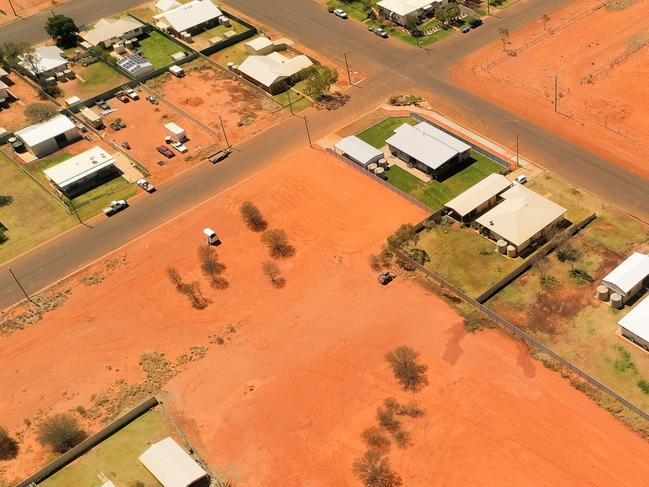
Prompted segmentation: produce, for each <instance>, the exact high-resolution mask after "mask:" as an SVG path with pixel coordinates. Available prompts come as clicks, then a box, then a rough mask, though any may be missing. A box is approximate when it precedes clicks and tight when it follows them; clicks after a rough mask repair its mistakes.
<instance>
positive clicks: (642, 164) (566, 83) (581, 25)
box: [453, 0, 649, 179]
mask: <svg viewBox="0 0 649 487" xmlns="http://www.w3.org/2000/svg"><path fill="white" fill-rule="evenodd" d="M602 3H603V2H601V1H593V0H581V1H578V2H573V3H572V4H570V5H569V6H568V7H565V8H563V9H561V10H559V11H556V12H548V15H549V18H550V19H549V21H548V22H547V23H545V24H544V22H543V21H542V20H541V19H539V20H537V21H535V22H532V23H531V24H529V25H528V26H526V27H524V28H522V29H520V30H518V31H515V32H512V33H511V35H510V36H509V41H510V44H509V45H507V46H504V45H503V42H502V41H497V42H495V43H492V44H490V45H487V46H485V47H484V48H482V49H481V50H479V51H477V52H475V53H473V54H471V55H470V56H468V57H467V58H465V59H463V60H462V61H461V62H460V63H459V64H458V65H457V66H456V67H455V69H454V72H453V78H454V79H455V80H456V81H457V82H458V84H460V85H461V86H462V87H463V88H465V89H468V90H469V91H471V92H473V93H475V94H476V95H479V96H481V97H484V98H487V99H488V100H490V101H492V102H496V103H498V104H499V105H500V106H502V107H504V108H506V109H507V110H510V111H512V112H513V113H516V114H519V115H521V116H523V117H525V118H527V119H528V120H530V121H532V122H534V123H536V124H539V125H540V126H542V127H544V128H546V129H548V130H550V131H553V132H554V133H556V134H558V135H562V136H564V137H566V138H569V139H571V140H574V141H575V142H577V143H578V144H579V145H581V146H582V147H584V148H585V149H587V150H590V151H591V152H593V153H595V154H598V155H601V156H602V157H605V158H607V159H609V160H611V161H612V162H614V163H616V164H618V165H620V166H621V167H623V168H625V169H627V170H629V171H632V172H634V173H636V174H638V175H640V176H643V177H645V178H647V179H649V166H648V165H647V164H646V158H647V156H648V155H649V143H647V138H648V137H649V122H648V120H649V119H648V118H647V113H649V101H648V100H649V91H648V88H647V84H646V83H642V82H638V80H639V79H640V78H641V77H642V74H641V73H644V72H645V66H646V65H647V61H648V60H649V47H648V46H649V15H648V14H649V3H647V2H643V1H640V2H635V3H634V4H633V5H632V6H630V7H628V8H626V9H622V10H619V11H611V10H609V9H608V8H607V7H606V6H604V7H601V8H596V7H597V6H600V5H602ZM627 3H632V2H627ZM504 49H507V50H509V51H511V52H512V53H513V52H514V51H515V53H516V54H515V55H507V54H505V52H504ZM555 76H556V77H558V83H557V86H558V90H557V91H558V99H559V101H558V111H559V114H557V113H554V91H555Z"/></svg>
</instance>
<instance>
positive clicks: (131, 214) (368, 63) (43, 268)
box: [0, 0, 649, 309]
mask: <svg viewBox="0 0 649 487" xmlns="http://www.w3.org/2000/svg"><path fill="white" fill-rule="evenodd" d="M566 1H568V0H549V1H546V2H543V1H540V0H537V1H530V2H521V4H523V5H520V4H519V5H518V6H514V7H510V9H507V10H506V11H505V14H503V18H489V19H487V21H486V25H485V26H484V27H481V28H480V29H477V30H475V31H472V32H471V33H470V34H469V35H468V36H459V35H456V36H452V37H451V38H449V39H448V40H445V41H443V42H441V43H438V44H436V45H435V46H433V47H432V48H430V49H428V50H423V49H417V48H415V47H411V46H408V45H406V44H404V43H402V42H399V41H397V40H395V39H390V40H387V41H385V40H382V39H379V38H377V37H376V36H373V35H371V34H370V33H368V32H367V31H366V29H365V28H364V27H363V26H362V25H360V24H359V23H357V22H353V21H347V22H345V21H342V20H339V19H337V18H335V17H333V16H332V15H329V14H327V13H326V10H325V9H324V8H322V7H321V6H320V5H318V4H316V3H314V2H311V1H309V0H273V2H267V1H266V0H231V1H230V3H231V4H232V5H233V6H235V8H237V9H239V10H240V11H242V12H243V13H245V14H246V15H249V16H251V17H257V18H262V19H264V22H263V25H266V26H269V27H271V28H274V29H277V30H279V31H281V32H283V33H284V34H286V35H287V36H289V37H292V38H294V39H296V40H299V41H300V42H301V43H303V44H304V45H306V46H308V47H309V48H311V49H313V50H314V51H316V52H322V53H324V54H325V55H326V56H327V57H329V58H330V59H332V60H334V61H335V62H338V63H339V64H340V65H344V59H343V53H348V59H349V61H350V64H351V66H352V69H358V70H360V71H362V72H363V73H365V74H366V75H367V79H366V81H364V82H363V83H361V85H360V86H359V87H357V88H353V89H352V91H351V92H350V93H351V94H352V100H351V102H350V103H349V104H348V105H347V106H345V107H344V108H343V109H340V110H338V111H336V112H315V113H314V112H311V113H310V117H309V119H310V122H309V125H310V127H311V130H312V134H313V138H314V140H315V139H317V138H318V137H321V136H323V135H325V134H327V133H329V132H331V131H332V130H334V129H336V128H337V127H340V126H343V125H345V124H346V123H349V122H351V121H352V120H353V119H354V118H355V117H357V115H358V114H359V113H365V112H366V111H368V110H369V109H371V107H373V106H374V105H376V103H378V102H379V100H382V99H385V98H386V97H387V96H389V95H392V94H394V93H397V92H403V91H404V90H407V89H409V88H412V87H418V88H420V89H424V90H427V91H430V92H434V93H435V94H436V95H438V96H441V97H443V98H445V99H448V100H449V102H450V103H451V104H452V105H453V106H455V107H457V108H459V110H460V111H461V113H470V114H471V115H472V117H474V119H475V118H477V119H479V120H482V123H483V124H484V125H485V126H486V125H489V126H490V128H493V127H498V129H499V130H500V131H502V133H503V134H513V133H519V134H520V136H521V140H522V141H524V143H525V144H526V146H527V147H528V148H529V150H530V151H534V153H535V154H542V155H543V157H542V159H539V162H541V163H543V164H544V165H545V166H546V167H548V168H550V169H553V170H555V171H556V172H558V173H559V174H562V175H564V176H566V177H568V178H569V179H572V180H574V181H576V182H578V183H579V184H580V185H581V186H584V187H585V188H587V189H590V190H591V191H594V192H597V193H599V194H602V195H605V196H607V197H608V198H609V199H610V200H611V201H614V202H616V203H617V204H619V205H620V206H622V207H623V208H626V209H627V210H630V211H632V212H634V213H636V214H638V215H642V216H644V217H647V218H649V188H648V185H647V183H646V181H638V178H636V177H633V176H631V175H630V174H628V173H626V172H625V171H623V170H621V169H619V168H617V167H616V166H614V165H612V164H610V163H608V162H607V161H605V160H602V159H600V158H597V157H595V156H593V155H592V154H588V153H586V152H585V151H583V150H581V149H579V148H577V147H576V146H574V145H572V144H570V143H568V142H566V141H563V140H562V139H559V138H557V137H554V136H552V135H549V134H547V133H546V132H544V131H543V130H541V129H539V128H537V127H534V126H533V125H531V124H529V123H526V122H524V121H522V120H520V119H517V118H516V117H514V116H512V115H511V114H509V113H507V112H505V111H503V110H501V109H499V108H498V107H496V106H494V105H492V104H490V103H488V102H485V101H484V100H481V99H479V98H477V97H475V96H473V95H470V94H467V93H466V92H463V91H462V90H460V89H458V88H456V87H455V86H453V85H452V83H450V82H449V81H448V73H449V71H450V67H451V66H452V64H453V63H454V62H455V61H456V60H457V59H459V58H460V57H462V56H464V55H466V54H467V53H469V52H471V51H472V50H474V49H475V48H477V47H479V46H481V45H484V43H486V42H489V41H491V40H493V39H496V38H497V37H498V36H499V34H498V32H497V29H498V27H499V26H503V25H504V26H507V27H509V28H510V29H514V28H516V27H517V26H519V25H522V24H525V23H527V22H529V21H530V20H533V19H537V18H539V17H540V16H541V15H542V14H543V13H545V12H547V11H550V10H552V9H554V8H557V7H558V6H560V5H561V4H563V3H565V2H566ZM134 3H137V2H133V1H129V0H116V1H113V2H110V3H107V2H102V1H99V0H80V1H75V2H74V3H72V4H69V5H66V6H63V7H57V9H56V11H57V12H61V13H65V14H67V15H71V16H73V17H75V18H76V19H77V22H79V23H83V22H91V21H93V20H95V19H96V18H97V17H100V16H105V15H109V14H111V13H113V12H115V11H118V10H120V9H124V8H128V7H129V6H130V5H131V4H134ZM286 12H291V15H287V14H286ZM42 24H43V18H42V17H39V16H35V17H30V18H28V19H27V20H25V21H21V22H17V23H14V24H11V25H9V26H6V27H5V28H3V29H0V42H3V41H6V40H27V41H29V42H35V41H36V40H38V39H41V38H42V37H43V33H42ZM469 36H470V37H469ZM296 134H302V135H300V136H298V137H296ZM306 142H307V141H306V137H305V131H304V121H303V120H302V119H299V118H293V119H292V120H290V121H288V122H286V123H283V124H281V125H279V126H277V127H274V128H272V129H270V130H269V131H266V132H264V133H263V134H260V135H258V136H257V137H255V138H253V139H251V140H250V141H248V142H247V143H245V144H242V145H241V147H240V148H239V149H240V150H241V152H239V153H236V154H233V155H232V156H231V157H230V158H229V159H228V160H226V161H224V162H223V163H221V164H219V165H218V166H217V167H214V166H212V165H211V164H209V163H202V164H200V165H199V166H198V167H196V168H195V169H193V170H191V171H188V172H186V173H184V174H183V175H181V176H180V177H178V178H176V179H174V180H172V181H170V182H168V183H166V184H162V185H160V191H159V192H158V193H157V194H154V195H151V196H148V195H143V196H142V197H139V198H137V199H136V200H134V201H133V205H132V207H131V208H129V209H128V210H126V211H124V212H123V213H121V214H119V215H117V216H115V217H113V218H111V219H98V220H95V221H93V222H92V226H93V228H87V227H82V226H80V227H78V228H76V229H75V230H73V231H72V232H70V233H67V234H65V235H64V236H62V237H60V238H59V239H57V240H56V241H54V242H53V243H51V244H49V245H47V246H46V247H43V248H40V249H37V250H35V251H34V252H32V253H30V254H28V255H26V256H24V257H22V258H19V259H17V260H16V261H14V262H12V264H11V267H12V269H13V270H14V272H15V273H16V274H17V275H18V276H19V278H20V279H21V282H22V283H23V285H24V286H25V287H26V288H27V290H28V291H29V292H30V293H33V292H35V291H37V290H39V289H41V288H43V287H45V286H46V285H48V284H50V283H51V282H53V281H55V280H57V279H59V278H61V277H63V276H65V275H67V274H69V273H71V272H73V271H75V270H77V269H79V268H80V267H82V266H83V265H84V264H86V263H88V262H90V261H92V260H94V259H97V258H99V257H101V256H102V255H105V254H106V253H107V252H109V251H111V250H113V249H115V248H117V247H119V246H121V245H123V244H125V243H127V242H129V241H130V240H132V239H133V238H135V237H137V236H138V235H141V234H142V233H144V232H145V231H147V230H150V229H152V228H155V227H156V226H158V225H160V224H161V223H164V222H165V221H167V220H168V219H169V218H171V217H172V216H173V215H177V214H179V213H181V212H183V211H185V210H187V209H189V208H191V207H192V206H194V205H196V204H198V203H200V202H201V201H204V200H205V199H206V198H208V197H210V196H212V195H215V194H217V193H219V192H220V191H222V190H224V189H226V188H228V187H230V186H232V185H233V184H236V183H237V182H238V181H241V180H242V179H244V178H245V177H247V176H249V175H251V174H254V173H255V172H257V171H259V170H262V169H264V168H267V167H268V166H269V165H270V164H271V163H272V161H273V159H274V158H276V157H278V156H281V155H285V154H287V153H289V152H291V151H293V150H295V149H296V148H298V147H303V146H305V145H306ZM523 153H524V154H525V155H527V154H528V153H527V152H525V151H523ZM199 230H200V229H199ZM21 298H22V295H21V293H20V290H19V288H18V287H17V286H16V285H15V283H14V282H13V281H12V280H11V277H10V276H9V275H8V273H6V272H2V273H0V309H1V308H3V307H5V306H7V305H10V304H12V303H14V302H16V301H18V300H19V299H21Z"/></svg>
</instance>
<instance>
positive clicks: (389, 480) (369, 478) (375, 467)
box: [352, 450, 403, 487]
mask: <svg viewBox="0 0 649 487" xmlns="http://www.w3.org/2000/svg"><path fill="white" fill-rule="evenodd" d="M352 470H353V471H354V473H355V474H356V476H357V477H358V478H359V479H360V480H361V482H362V483H363V485H364V486H365V487H399V486H400V485H402V484H403V481H402V480H401V477H399V474H397V473H396V472H395V471H394V470H392V467H391V466H390V460H388V459H387V458H386V457H384V456H383V455H381V453H380V452H377V451H373V450H369V451H367V452H365V454H364V455H363V456H362V457H361V458H357V459H356V460H354V464H353V466H352Z"/></svg>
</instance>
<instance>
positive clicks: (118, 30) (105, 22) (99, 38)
mask: <svg viewBox="0 0 649 487" xmlns="http://www.w3.org/2000/svg"><path fill="white" fill-rule="evenodd" d="M143 29H144V24H143V23H142V22H140V21H138V20H136V19H134V18H133V17H130V16H128V15H127V16H126V17H121V18H119V19H101V20H99V21H98V22H97V23H96V24H95V26H94V27H93V28H92V29H90V30H89V31H86V32H82V33H81V37H82V38H83V39H84V40H85V41H87V42H89V43H90V44H92V45H93V46H99V45H102V46H103V47H105V48H106V49H110V48H111V47H112V46H113V44H117V43H119V42H121V41H122V40H127V39H133V38H134V37H138V36H140V35H142V34H143V33H144V30H143Z"/></svg>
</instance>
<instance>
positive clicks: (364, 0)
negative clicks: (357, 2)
mask: <svg viewBox="0 0 649 487" xmlns="http://www.w3.org/2000/svg"><path fill="white" fill-rule="evenodd" d="M361 7H362V8H363V13H364V14H365V17H367V18H368V19H371V18H373V17H374V4H373V3H372V0H361Z"/></svg>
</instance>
